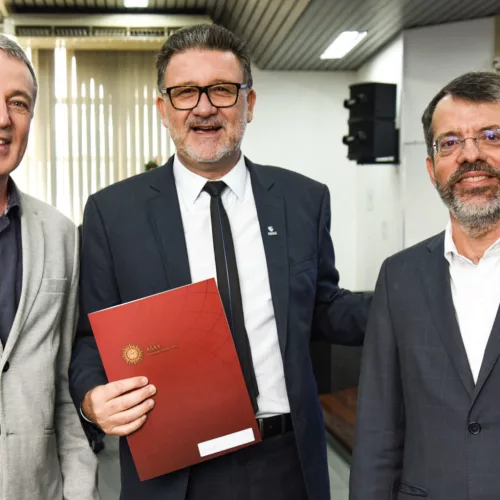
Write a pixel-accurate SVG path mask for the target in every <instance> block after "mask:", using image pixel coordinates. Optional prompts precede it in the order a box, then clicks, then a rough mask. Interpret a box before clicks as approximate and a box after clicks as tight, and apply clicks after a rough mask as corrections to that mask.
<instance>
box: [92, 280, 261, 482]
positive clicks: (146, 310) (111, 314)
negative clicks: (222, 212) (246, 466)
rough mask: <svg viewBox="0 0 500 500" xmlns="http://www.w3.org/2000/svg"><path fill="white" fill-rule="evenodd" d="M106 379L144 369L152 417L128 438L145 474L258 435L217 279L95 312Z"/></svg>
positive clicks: (193, 461) (253, 439) (142, 475)
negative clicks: (151, 399) (151, 392)
mask: <svg viewBox="0 0 500 500" xmlns="http://www.w3.org/2000/svg"><path fill="white" fill-rule="evenodd" d="M89 319H90V323H91V325H92V330H93V332H94V335H95V338H96V342H97V345H98V348H99V352H100V354H101V358H102V360H103V364H104V368H105V370H106V374H107V376H108V380H109V381H110V382H111V381H115V380H121V379H126V378H130V377H133V376H136V375H141V376H145V377H147V378H148V379H149V382H150V383H151V384H153V385H154V386H155V387H156V389H157V392H156V395H155V396H154V400H155V407H154V409H153V410H152V411H151V412H150V413H149V414H148V418H147V420H146V423H145V424H144V425H143V426H142V427H141V428H140V429H139V430H138V431H136V432H135V433H133V434H131V435H129V436H128V437H127V439H128V443H129V446H130V450H131V453H132V456H133V458H134V463H135V466H136V468H137V472H138V474H139V477H140V479H141V480H145V479H149V478H152V477H156V476H159V475H162V474H166V473H168V472H171V471H174V470H177V469H181V468H184V467H187V466H190V465H193V464H196V463H199V462H202V461H204V460H208V459H210V458H214V457H216V456H219V455H222V454H224V453H228V452H230V451H234V450H236V449H239V448H242V447H244V446H248V445H250V444H253V443H256V442H259V441H260V434H259V431H258V427H257V423H256V420H255V414H254V411H253V409H252V404H251V401H250V398H249V396H248V392H247V389H246V385H245V381H244V378H243V375H242V372H241V367H240V364H239V361H238V357H237V354H236V350H235V347H234V344H233V340H232V337H231V332H230V330H229V326H228V324H227V320H226V317H225V315H224V310H223V306H222V303H221V300H220V296H219V293H218V290H217V286H216V284H215V280H214V279H210V280H206V281H202V282H199V283H194V284H191V285H187V286H185V287H181V288H177V289H175V290H170V291H167V292H163V293H160V294H157V295H153V296H150V297H146V298H144V299H139V300H136V301H133V302H129V303H126V304H121V305H119V306H115V307H112V308H109V309H105V310H103V311H98V312H95V313H92V314H90V315H89Z"/></svg>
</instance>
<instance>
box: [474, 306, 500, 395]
mask: <svg viewBox="0 0 500 500" xmlns="http://www.w3.org/2000/svg"><path fill="white" fill-rule="evenodd" d="M499 356H500V309H499V310H498V311H497V315H496V317H495V321H494V323H493V328H492V329H491V333H490V338H489V339H488V343H487V344H486V350H485V351H484V357H483V362H482V363H481V369H480V370H479V375H478V377H477V382H476V387H475V388H474V393H473V396H472V404H474V402H475V401H476V399H477V397H478V395H479V393H480V392H481V389H482V388H483V386H484V383H485V382H486V380H487V379H488V377H489V375H490V373H491V371H492V370H493V367H494V366H495V364H496V362H497V360H498V357H499Z"/></svg>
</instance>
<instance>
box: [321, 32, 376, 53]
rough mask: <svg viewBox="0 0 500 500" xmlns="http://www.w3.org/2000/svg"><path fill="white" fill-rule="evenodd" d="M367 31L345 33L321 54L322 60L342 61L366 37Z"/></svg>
mask: <svg viewBox="0 0 500 500" xmlns="http://www.w3.org/2000/svg"><path fill="white" fill-rule="evenodd" d="M366 34H367V32H366V31H344V32H343V33H341V34H340V35H339V36H338V37H337V38H335V40H334V41H333V42H332V43H331V44H330V46H329V47H328V48H327V49H326V50H325V51H324V52H323V54H321V56H320V58H321V59H341V58H342V57H344V56H345V55H346V54H347V53H348V52H350V51H351V50H352V49H353V48H354V47H356V45H358V43H359V42H361V40H363V38H364V37H365V36H366Z"/></svg>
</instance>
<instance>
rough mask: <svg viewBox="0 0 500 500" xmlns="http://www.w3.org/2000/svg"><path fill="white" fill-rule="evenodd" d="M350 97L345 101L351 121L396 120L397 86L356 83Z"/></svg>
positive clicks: (351, 88) (351, 87) (352, 86)
mask: <svg viewBox="0 0 500 500" xmlns="http://www.w3.org/2000/svg"><path fill="white" fill-rule="evenodd" d="M349 89H350V97H349V99H345V100H344V107H345V108H347V109H348V110H349V119H350V120H352V119H354V118H362V119H367V118H386V119H391V120H394V119H395V118H396V85H394V84H392V83H375V82H372V83H356V84H354V85H351V86H350V87H349Z"/></svg>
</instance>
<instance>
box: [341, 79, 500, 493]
mask: <svg viewBox="0 0 500 500" xmlns="http://www.w3.org/2000/svg"><path fill="white" fill-rule="evenodd" d="M422 121H423V125H424V134H425V140H426V143H427V150H428V158H427V170H428V173H429V176H430V179H431V182H432V183H433V184H434V186H435V187H436V189H437V190H438V192H439V195H440V196H441V198H442V200H443V202H444V203H445V205H446V206H447V208H448V209H449V212H450V222H449V224H448V226H447V228H446V230H445V231H444V232H442V233H441V234H438V235H437V236H434V237H433V238H430V239H428V240H427V241H423V242H422V243H419V244H418V245H415V246H414V247H412V248H409V249H407V250H404V251H402V252H400V253H399V254H397V255H394V256H393V257H390V258H389V259H387V260H386V261H385V263H384V264H383V267H382V270H381V273H380V276H379V280H378V283H377V288H376V292H375V297H374V301H373V305H372V310H371V313H370V320H369V326H368V331H367V335H366V341H365V347H364V353H363V364H362V373H361V382H360V399H359V410H358V422H357V430H356V440H355V446H354V458H353V464H352V472H351V491H350V499H351V500H390V499H397V500H410V499H414V498H429V499H432V500H498V499H499V498H500V473H499V466H498V459H499V458H500V398H499V393H500V363H499V362H498V358H499V355H500V315H499V314H498V308H499V303H500V75H498V74H494V73H487V72H478V73H468V74H465V75H463V76H460V77H458V78H457V79H455V80H453V81H452V82H451V83H449V84H448V85H447V86H446V87H444V88H443V89H442V90H441V91H440V92H439V93H438V94H437V95H436V97H434V99H433V100H432V101H431V103H430V104H429V106H428V108H427V109H426V111H425V113H424V115H423V118H422Z"/></svg>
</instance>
